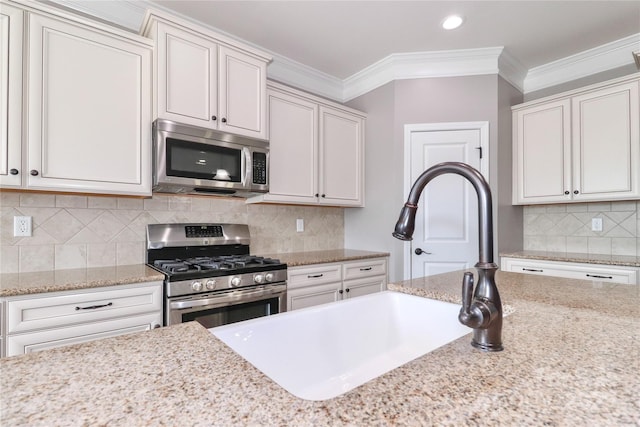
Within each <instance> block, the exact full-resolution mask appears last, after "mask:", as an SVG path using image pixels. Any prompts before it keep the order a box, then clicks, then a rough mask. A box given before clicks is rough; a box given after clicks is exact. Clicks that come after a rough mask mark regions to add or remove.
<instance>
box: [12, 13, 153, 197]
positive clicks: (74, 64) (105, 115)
mask: <svg viewBox="0 0 640 427" xmlns="http://www.w3.org/2000/svg"><path fill="white" fill-rule="evenodd" d="M1 10H2V18H1V21H0V22H1V25H2V27H1V29H0V30H1V31H2V33H3V37H2V41H1V42H0V44H1V45H2V58H3V59H2V67H3V73H2V76H3V77H2V84H3V88H2V101H3V102H2V104H3V106H4V105H9V108H8V109H7V111H6V112H5V111H4V110H3V113H2V120H3V124H2V130H3V132H2V134H3V140H2V166H1V169H2V172H1V173H0V176H1V178H2V179H1V181H0V183H1V184H2V186H3V187H5V186H7V187H19V188H23V189H27V190H46V191H64V192H67V191H68V192H83V193H106V194H126V195H145V196H146V195H151V102H150V100H151V59H152V49H153V44H152V43H151V41H149V40H147V39H144V38H142V37H139V36H136V35H133V34H130V33H128V32H125V31H122V30H118V29H114V28H112V27H110V26H107V25H103V24H100V23H98V22H96V21H91V20H88V19H86V18H84V17H79V16H77V15H74V14H71V13H68V12H64V11H61V10H60V9H56V8H53V7H50V6H47V5H44V4H42V3H40V2H22V3H4V2H3V4H2V9H1ZM23 22H24V23H25V27H24V32H23V28H22V23H23ZM7 25H9V26H8V27H7ZM5 34H9V37H5ZM22 36H24V38H22ZM7 48H8V49H9V53H8V56H7V52H6V51H5V50H6V49H7ZM6 58H9V64H8V66H7V63H6ZM22 64H24V66H25V68H24V70H21V66H22ZM7 68H8V70H9V73H8V74H10V77H7V75H6V74H5V73H4V71H5V70H6V69H7ZM7 78H8V79H9V81H8V83H7V82H6V81H5V79H7ZM7 88H8V89H7ZM7 90H8V92H7ZM23 90H24V93H25V94H26V96H25V97H24V98H23V99H22V105H21V104H20V102H19V100H16V98H15V97H16V96H17V97H20V98H22V94H23ZM5 101H6V102H5ZM7 103H8V104H7ZM21 117H25V118H26V120H27V121H26V123H24V124H23V123H22V120H21ZM21 127H22V128H23V129H24V131H25V133H24V134H21V132H20V128H21ZM21 152H22V153H25V156H24V157H22V158H21V157H20V153H21ZM6 171H8V175H7V173H6Z"/></svg>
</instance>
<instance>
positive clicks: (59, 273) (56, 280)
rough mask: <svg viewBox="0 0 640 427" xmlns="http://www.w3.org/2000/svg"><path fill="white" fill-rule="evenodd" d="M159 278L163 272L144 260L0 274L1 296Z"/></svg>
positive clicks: (113, 284)
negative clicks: (132, 263)
mask: <svg viewBox="0 0 640 427" xmlns="http://www.w3.org/2000/svg"><path fill="white" fill-rule="evenodd" d="M157 280H160V281H161V280H164V275H163V274H162V273H159V272H157V271H156V270H154V269H153V268H150V267H147V266H146V265H144V264H137V265H125V266H118V267H100V268H78V269H69V270H51V271H39V272H35V273H4V274H0V297H12V296H17V295H27V294H39V293H43V292H57V291H72V290H76V289H88V288H99V287H104V286H115V285H126V284H130V283H144V282H154V281H157Z"/></svg>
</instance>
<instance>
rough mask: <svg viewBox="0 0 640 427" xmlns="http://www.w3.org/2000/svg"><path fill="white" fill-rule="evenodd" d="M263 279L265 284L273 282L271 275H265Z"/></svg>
mask: <svg viewBox="0 0 640 427" xmlns="http://www.w3.org/2000/svg"><path fill="white" fill-rule="evenodd" d="M264 278H265V280H266V281H267V282H273V273H267V275H266V276H264Z"/></svg>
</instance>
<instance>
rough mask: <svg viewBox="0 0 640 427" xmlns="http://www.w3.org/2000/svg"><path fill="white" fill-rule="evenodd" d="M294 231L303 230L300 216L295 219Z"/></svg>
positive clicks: (302, 221) (302, 220)
mask: <svg viewBox="0 0 640 427" xmlns="http://www.w3.org/2000/svg"><path fill="white" fill-rule="evenodd" d="M296 231H297V232H298V233H302V232H303V231H304V219H302V218H298V219H296Z"/></svg>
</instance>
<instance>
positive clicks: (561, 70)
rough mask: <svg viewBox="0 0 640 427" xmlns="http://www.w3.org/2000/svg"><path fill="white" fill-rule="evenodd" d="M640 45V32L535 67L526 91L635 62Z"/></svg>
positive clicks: (529, 74)
mask: <svg viewBox="0 0 640 427" xmlns="http://www.w3.org/2000/svg"><path fill="white" fill-rule="evenodd" d="M639 48H640V33H638V34H633V35H631V36H628V37H625V38H622V39H619V40H616V41H613V42H611V43H607V44H603V45H602V46H598V47H595V48H593V49H589V50H585V51H583V52H580V53H577V54H575V55H571V56H568V57H566V58H563V59H560V60H558V61H553V62H549V63H548V64H544V65H541V66H539V67H534V68H531V69H530V70H529V72H528V73H527V76H526V78H525V79H524V93H529V92H534V91H536V90H540V89H545V88H547V87H551V86H555V85H559V84H562V83H566V82H570V81H572V80H576V79H579V78H582V77H587V76H590V75H592V74H597V73H600V72H603V71H607V70H611V69H614V68H618V67H623V66H625V65H629V64H633V63H634V59H633V52H634V51H637V50H638V49H639Z"/></svg>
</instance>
